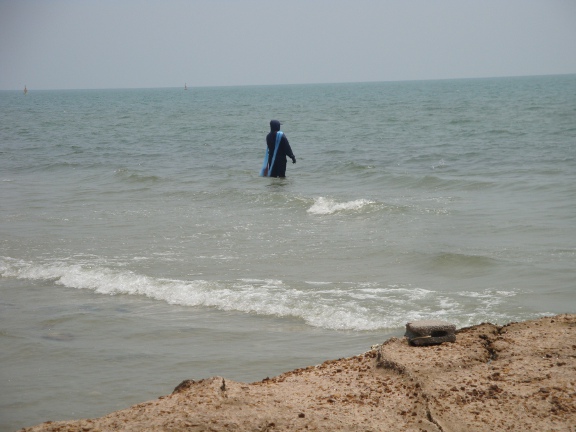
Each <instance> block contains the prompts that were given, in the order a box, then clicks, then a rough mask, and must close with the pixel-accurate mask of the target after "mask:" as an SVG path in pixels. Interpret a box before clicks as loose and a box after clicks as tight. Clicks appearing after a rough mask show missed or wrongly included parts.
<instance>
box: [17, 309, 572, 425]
mask: <svg viewBox="0 0 576 432" xmlns="http://www.w3.org/2000/svg"><path fill="white" fill-rule="evenodd" d="M375 342H378V341H375ZM22 431H29V432H32V431H34V432H39V431H61V432H63V431H261V432H263V431H270V432H272V431H359V432H360V431H362V432H367V431H430V432H440V431H442V432H448V431H467V432H473V431H538V432H541V431H565V432H576V315H574V314H570V315H558V316H554V317H547V318H542V319H538V320H533V321H527V322H521V323H511V324H508V325H505V326H496V325H492V324H480V325H477V326H473V327H469V328H465V329H460V330H458V331H457V337H456V342H454V343H443V344H441V345H434V346H419V347H416V346H410V345H409V344H408V342H407V340H406V338H392V339H389V340H388V341H386V342H384V343H383V344H382V345H377V346H374V347H373V349H372V350H370V351H368V352H366V353H363V354H360V355H358V356H355V357H351V358H345V359H338V360H329V361H326V362H324V363H322V364H320V365H316V366H310V367H307V368H303V369H297V370H294V371H291V372H287V373H284V374H282V375H280V376H277V377H274V378H270V379H268V378H266V379H264V380H262V381H260V382H256V383H250V384H246V383H239V382H233V381H229V380H226V379H225V378H222V377H212V378H209V379H204V380H201V381H191V380H187V381H183V382H182V383H181V384H180V385H179V386H178V387H177V388H176V389H175V390H174V392H173V393H172V394H171V395H168V396H164V397H161V398H159V399H157V400H154V401H149V402H145V403H141V404H138V405H135V406H133V407H131V408H128V409H125V410H122V411H117V412H114V413H111V414H109V415H107V416H105V417H101V418H97V419H85V420H74V421H62V422H46V423H43V424H40V425H37V426H34V427H30V428H25V429H22Z"/></svg>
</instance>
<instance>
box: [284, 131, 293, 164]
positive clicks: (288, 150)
mask: <svg viewBox="0 0 576 432" xmlns="http://www.w3.org/2000/svg"><path fill="white" fill-rule="evenodd" d="M282 141H283V144H284V150H286V151H285V153H286V155H287V156H288V157H289V158H290V159H292V163H296V156H294V153H292V148H291V147H290V143H289V142H288V138H286V134H284V135H282Z"/></svg>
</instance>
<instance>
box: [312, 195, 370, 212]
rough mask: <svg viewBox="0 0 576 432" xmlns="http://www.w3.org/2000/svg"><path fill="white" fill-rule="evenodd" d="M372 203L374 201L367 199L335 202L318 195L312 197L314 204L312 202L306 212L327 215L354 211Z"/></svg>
mask: <svg viewBox="0 0 576 432" xmlns="http://www.w3.org/2000/svg"><path fill="white" fill-rule="evenodd" d="M374 203H375V202H374V201H370V200H367V199H358V200H354V201H346V202H337V201H336V200H333V199H331V198H324V197H319V198H315V199H314V204H312V206H311V207H310V208H309V209H308V213H311V214H316V215H329V214H334V213H338V212H347V211H348V212H356V211H360V210H362V209H364V208H366V207H367V206H370V205H372V204H374Z"/></svg>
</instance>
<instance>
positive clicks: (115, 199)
mask: <svg viewBox="0 0 576 432" xmlns="http://www.w3.org/2000/svg"><path fill="white" fill-rule="evenodd" d="M575 94H576V76H574V75H567V76H550V77H525V78H501V79H479V80H448V81H426V82H399V83H367V84H339V85H308V86H270V87H229V88H200V89H191V90H188V91H184V90H182V89H148V90H90V91H80V90H77V91H61V92H58V91H32V90H31V91H30V92H29V93H28V95H26V96H23V95H22V94H21V93H17V92H0V143H1V144H0V151H1V157H0V201H1V203H2V204H1V206H0V250H1V252H0V338H1V343H2V346H3V349H2V352H1V353H0V379H1V381H2V388H3V391H2V394H1V395H0V430H14V429H17V428H18V427H22V426H27V425H31V424H35V423H39V422H42V421H45V420H62V419H68V418H79V417H94V416H100V415H103V414H105V413H107V412H109V411H112V410H116V409H120V408H124V407H127V406H129V405H132V404H135V403H138V402H142V401H145V400H149V399H153V398H156V397H158V396H160V395H163V394H167V393H169V392H171V390H172V389H173V388H174V387H175V386H176V385H177V384H178V383H179V382H180V381H182V380H184V379H201V378H207V377H209V376H213V375H222V376H225V377H226V378H228V379H232V380H238V381H245V382H250V381H256V380H260V379H263V378H265V377H267V376H273V375H277V374H279V373H281V372H284V371H286V370H291V369H294V368H298V367H304V366H308V365H311V364H317V363H320V362H322V361H324V360H327V359H331V358H339V357H343V356H349V355H355V354H358V353H360V352H364V351H367V350H368V349H369V348H370V346H371V345H373V344H377V343H381V342H382V341H384V340H385V339H386V338H388V337H390V336H399V335H401V334H403V327H404V325H405V323H406V322H408V321H410V320H416V319H431V318H438V319H445V320H449V321H451V322H454V323H455V324H456V325H457V326H458V327H463V326H469V325H473V324H478V323H481V322H485V321H488V322H492V323H496V324H504V323H506V322H510V321H519V320H524V319H531V318H535V317H538V316H542V315H546V314H554V313H563V312H574V304H576V302H575V300H576V294H575V293H576V286H575V283H574V281H575V280H576V265H575V264H576V186H575V185H576V169H575V167H576V127H575V126H574V118H575V115H576V99H575V98H574V95H575ZM271 118H279V119H280V120H282V121H283V123H284V125H283V130H284V132H285V133H286V134H287V136H288V139H289V140H290V143H291V145H292V147H293V150H294V153H295V154H296V157H297V160H298V161H297V164H296V165H292V164H289V166H288V172H287V173H288V177H287V178H286V179H266V178H261V177H259V176H258V170H259V165H260V163H261V161H262V157H263V155H264V137H265V135H266V133H267V131H268V121H269V120H270V119H271Z"/></svg>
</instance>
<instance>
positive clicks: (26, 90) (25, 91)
mask: <svg viewBox="0 0 576 432" xmlns="http://www.w3.org/2000/svg"><path fill="white" fill-rule="evenodd" d="M26 93H28V89H27V88H26V85H24V96H26Z"/></svg>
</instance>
